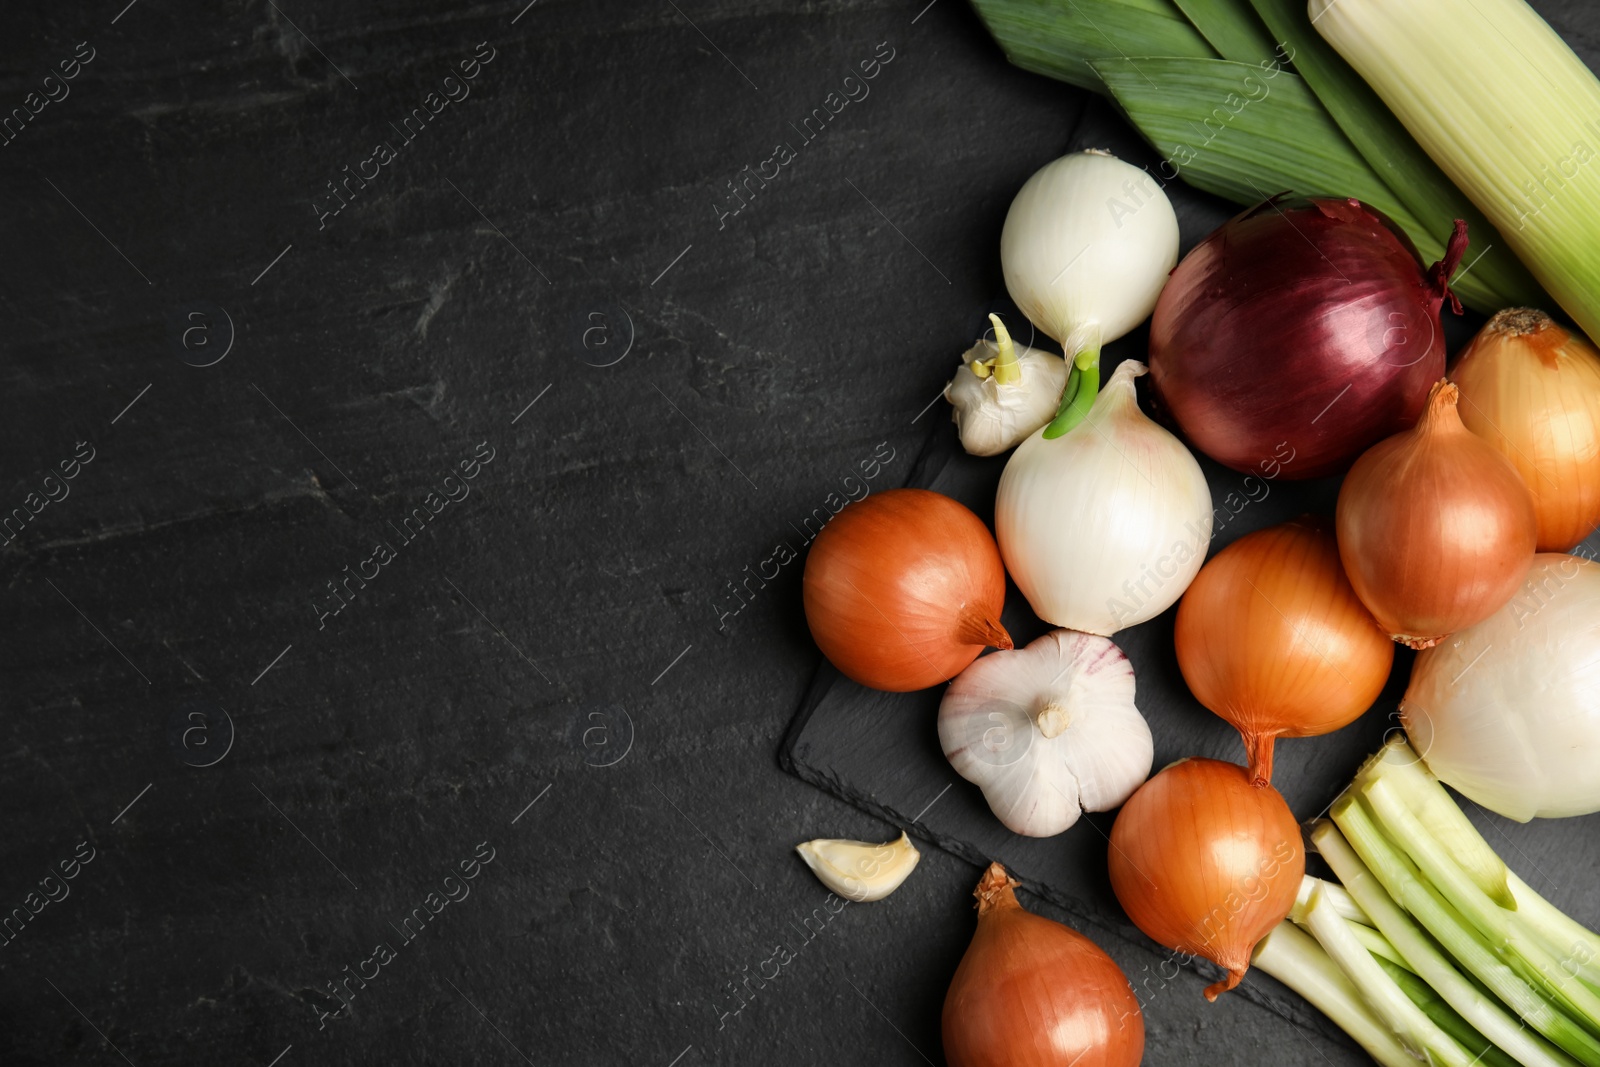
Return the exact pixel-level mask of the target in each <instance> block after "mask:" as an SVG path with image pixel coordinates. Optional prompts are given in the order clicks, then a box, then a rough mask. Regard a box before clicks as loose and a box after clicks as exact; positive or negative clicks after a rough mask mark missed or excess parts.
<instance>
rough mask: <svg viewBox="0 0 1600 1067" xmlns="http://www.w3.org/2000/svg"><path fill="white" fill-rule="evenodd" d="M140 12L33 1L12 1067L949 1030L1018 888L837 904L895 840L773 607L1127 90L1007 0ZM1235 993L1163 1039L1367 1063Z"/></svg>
mask: <svg viewBox="0 0 1600 1067" xmlns="http://www.w3.org/2000/svg"><path fill="white" fill-rule="evenodd" d="M125 2H126V0H109V2H108V3H105V4H93V5H31V6H26V7H24V6H22V5H13V6H12V8H13V9H10V10H8V11H7V12H6V16H5V20H4V22H5V26H6V33H5V45H4V56H5V65H4V69H3V84H0V94H3V95H0V114H5V113H8V112H9V113H11V114H12V116H13V117H12V118H11V119H10V121H9V124H7V125H4V126H3V131H4V132H3V133H0V175H3V178H4V189H5V203H6V210H5V212H4V214H3V216H0V227H3V235H4V247H5V249H6V251H7V253H8V254H7V256H6V258H5V262H4V265H3V267H0V272H3V274H0V277H3V283H0V292H3V294H4V296H3V313H4V329H5V356H6V358H5V360H4V362H3V367H0V375H3V384H4V388H3V390H0V425H3V426H4V438H3V440H4V451H3V459H4V467H3V477H0V491H3V493H4V498H3V499H0V516H3V517H4V518H5V522H6V525H5V527H4V533H3V538H0V539H3V542H4V543H3V547H0V568H3V589H4V600H5V609H4V610H5V613H6V615H5V618H6V622H7V641H6V650H5V653H4V658H3V660H0V662H3V665H4V666H3V670H4V681H5V698H4V700H5V702H4V708H5V715H4V720H3V723H4V735H3V744H0V759H3V763H0V802H3V807H4V811H5V813H6V816H7V822H8V827H9V828H8V830H7V834H6V848H5V862H4V864H3V868H4V878H3V880H0V892H3V894H4V898H3V899H0V915H9V916H10V918H9V919H8V921H7V924H6V925H5V926H4V934H3V936H0V990H3V993H0V1013H3V1017H0V1062H3V1063H5V1064H8V1065H12V1064H16V1065H31V1064H110V1063H119V1062H122V1061H127V1062H129V1063H133V1064H138V1065H139V1067H151V1065H157V1064H220V1063H240V1064H255V1065H257V1067H266V1065H269V1064H279V1065H281V1067H293V1065H299V1064H423V1063H430V1064H432V1063H484V1064H489V1063H505V1064H514V1063H519V1062H527V1063H537V1064H546V1063H564V1064H643V1065H654V1067H668V1065H671V1064H678V1065H680V1067H695V1065H699V1064H706V1063H725V1064H748V1063H752V1062H763V1063H772V1064H791V1063H792V1064H801V1063H807V1064H810V1063H839V1064H862V1063H872V1064H908V1065H909V1064H921V1063H923V1062H924V1061H928V1062H932V1063H938V1062H940V1054H939V1036H938V1018H939V1008H940V1004H941V1001H942V998H943V993H944V988H945V985H946V983H947V981H948V978H949V975H950V973H951V971H952V970H953V968H954V966H955V964H956V961H957V960H958V959H959V957H960V954H961V952H962V950H963V948H964V946H965V944H966V941H967V938H968V936H969V932H970V929H971V922H972V919H971V911H970V908H969V899H968V896H967V894H968V892H969V890H970V887H971V885H972V883H973V882H974V880H975V877H976V874H977V872H976V870H975V869H974V868H973V867H971V866H969V865H967V864H965V863H963V862H960V861H958V860H956V859H954V858H952V857H950V856H947V855H944V854H942V853H939V852H937V851H934V850H931V849H928V850H925V852H924V858H923V861H922V865H921V867H920V868H919V869H918V871H917V872H916V875H915V877H914V878H912V880H911V881H910V882H909V883H907V885H906V886H905V887H904V888H903V889H902V890H901V891H900V892H899V893H898V894H896V895H895V896H894V897H892V898H891V899H890V900H888V901H887V902H885V903H881V904H876V905H861V906H856V905H852V906H849V907H847V908H845V909H843V910H842V911H841V912H839V913H838V914H833V913H832V912H831V911H829V910H828V909H827V908H826V906H825V903H824V902H825V899H826V892H825V890H824V889H823V888H822V887H821V886H820V885H819V883H817V881H816V880H815V879H814V878H813V877H812V876H811V875H810V874H809V873H808V872H807V871H806V870H805V868H804V867H803V866H802V865H801V864H800V862H799V861H798V859H797V858H796V857H795V855H794V853H793V851H792V846H793V845H794V844H795V843H796V842H798V841H800V840H803V839H805V838H808V837H813V836H857V837H866V838H873V837H883V836H886V835H887V834H888V833H889V829H888V827H887V826H886V825H884V824H882V823H879V822H877V821H876V820H874V819H872V818H870V817H868V816H866V815H864V814H861V813H858V812H857V811H855V810H854V809H852V808H849V807H847V806H845V805H843V804H841V803H839V802H837V801H835V800H833V799H831V798H830V797H828V796H826V795H824V794H823V793H821V792H819V791H817V790H815V789H813V788H811V787H810V786H807V785H804V784H802V783H801V782H799V781H797V780H795V779H793V778H790V777H788V776H786V775H785V774H783V773H782V772H781V771H780V770H779V769H778V767H777V765H776V762H775V759H774V754H775V752H776V749H777V746H778V742H779V740H780V738H781V737H782V735H783V732H784V729H785V727H786V725H787V723H788V721H789V717H790V715H791V713H792V712H793V710H794V708H795V705H796V703H797V701H798V700H799V698H800V695H801V693H802V692H803V691H804V688H805V685H806V683H807V680H808V679H809V677H810V675H811V672H812V671H813V669H814V667H815V664H816V652H815V650H814V648H813V646H812V645H811V643H810V640H809V638H808V636H807V633H806V630H805V625H804V620H803V617H802V614H801V611H800V601H799V581H800V565H799V564H798V563H794V564H789V565H786V566H783V567H782V568H781V572H780V574H779V575H778V577H776V578H774V579H772V580H770V581H768V582H767V583H766V584H765V586H764V587H762V588H761V589H760V592H759V595H758V596H756V597H755V598H754V599H753V600H751V601H750V602H749V603H748V604H744V602H743V601H740V600H736V599H734V597H733V594H732V592H731V589H732V586H733V585H735V584H738V583H741V582H742V581H743V580H744V578H745V576H746V574H747V573H748V570H753V569H757V568H762V567H763V565H764V564H765V562H766V561H768V560H770V559H771V558H772V556H773V554H774V548H775V546H776V545H777V544H778V543H779V542H781V541H783V540H784V539H785V538H786V537H789V533H790V524H791V522H795V521H798V520H799V519H800V518H801V517H802V516H804V515H805V514H806V513H808V512H810V511H811V510H812V509H813V508H815V507H817V506H818V505H819V504H821V503H822V502H823V501H824V500H825V499H826V498H827V496H828V494H830V493H832V492H835V491H836V490H838V489H839V488H840V486H841V483H842V480H843V478H844V477H845V476H846V475H847V474H850V473H852V472H853V471H856V470H858V469H860V468H859V465H860V464H861V463H863V462H876V463H877V464H878V465H879V470H878V473H877V476H876V478H877V480H876V481H875V483H874V484H875V485H877V486H880V487H886V486H888V485H891V484H896V483H897V482H898V481H900V480H902V479H903V478H904V477H905V475H906V474H907V473H908V471H909V467H910V463H911V461H912V458H913V456H914V455H915V452H916V450H917V448H918V447H919V446H920V444H921V442H922V440H923V438H924V433H923V430H924V429H925V427H926V426H927V421H926V420H927V419H930V418H941V419H942V418H945V417H946V415H945V412H944V411H943V410H942V409H936V410H935V411H933V412H932V413H930V412H928V410H927V409H928V406H929V404H930V402H931V401H933V400H934V398H935V397H936V396H937V395H938V392H939V389H940V387H941V386H942V384H943V383H944V381H945V380H946V378H947V376H948V374H949V372H950V370H951V368H952V367H953V366H954V364H955V361H956V359H957V357H958V354H959V353H960V351H961V350H962V349H963V348H964V347H965V346H966V345H967V344H968V343H970V340H971V337H972V335H973V331H974V326H975V324H976V323H978V322H981V312H982V311H983V310H985V309H986V308H987V307H988V306H989V304H990V302H991V301H992V300H993V299H995V298H996V297H998V296H1001V295H1003V292H1004V289H1003V285H1002V282H1001V278H1000V272H999V263H998V255H997V252H998V234H999V229H1000V223H1001V220H1002V218H1003V216H1004V213H1005V210H1006V207H1007V204H1008V203H1009V200H1010V197H1011V195H1012V193H1013V192H1014V191H1015V189H1016V188H1017V187H1018V185H1019V184H1020V183H1021V182H1022V180H1023V179H1024V178H1025V177H1026V176H1027V175H1028V174H1029V173H1030V172H1032V171H1033V170H1034V169H1035V168H1036V167H1038V166H1039V165H1041V164H1042V163H1043V162H1045V161H1046V160H1048V159H1049V158H1052V157H1053V156H1054V155H1055V154H1057V153H1058V152H1059V151H1060V150H1061V148H1062V147H1063V146H1064V145H1065V144H1066V142H1067V140H1068V137H1069V134H1070V131H1071V130H1072V128H1073V126H1074V123H1075V121H1076V120H1077V117H1078V115H1079V113H1080V112H1081V111H1082V109H1083V108H1084V106H1085V100H1084V98H1083V97H1082V95H1081V94H1079V93H1076V92H1074V91H1072V90H1069V89H1067V88H1065V87H1063V86H1059V85H1056V84H1054V83H1051V82H1049V81H1046V80H1044V79H1041V78H1038V77H1034V76H1031V75H1028V74H1024V73H1022V72H1020V71H1017V70H1014V69H1012V68H1010V67H1008V66H1007V65H1006V64H1005V63H1004V61H1003V60H1002V58H1001V57H1000V55H999V52H998V50H997V49H996V48H995V47H994V46H993V45H992V44H991V42H990V41H989V40H988V38H987V36H986V35H985V34H984V32H983V30H982V27H981V26H980V25H979V23H978V21H977V20H976V18H975V17H974V15H973V14H972V13H971V11H970V10H969V9H968V8H967V7H966V6H964V5H963V4H962V3H961V2H960V0H936V2H934V3H932V4H928V5H927V6H926V7H923V3H924V2H925V0H915V2H913V3H909V4H905V3H871V2H857V0H845V2H840V3H827V4H806V5H799V6H796V5H786V4H776V3H761V4H756V5H739V4H729V3H720V4H719V3H706V2H704V0H695V2H693V3H690V2H689V0H676V2H674V0H665V2H662V3H660V4H659V5H658V4H654V3H650V4H639V3H635V4H625V3H579V2H577V0H538V2H537V3H533V4H529V5H528V6H527V7H526V8H524V7H522V2H521V0H513V2H510V3H480V4H475V5H453V6H451V5H437V4H424V3H419V2H416V0H402V2H398V3H382V4H380V3H376V2H374V0H357V2H355V3H350V4H338V5H336V4H327V3H322V4H315V3H308V2H305V0H295V2H292V3H291V2H289V0H282V2H268V0H225V2H224V3H221V4H174V3H169V2H165V0H135V2H134V3H132V4H128V5H127V6H126V7H124V6H123V4H124V3H125ZM445 6H450V8H451V9H450V10H444V9H443V8H444V7H445ZM69 7H70V8H71V10H68V8H69ZM863 65H865V66H863ZM866 70H871V71H872V73H873V76H872V78H871V79H870V80H868V81H863V82H861V83H859V84H860V85H862V86H864V87H865V91H861V90H856V91H855V92H854V93H853V96H854V98H853V99H849V100H846V101H845V105H846V106H844V107H843V108H842V109H841V110H839V111H838V113H837V114H833V113H832V112H831V111H830V110H829V109H828V100H829V97H830V94H834V93H842V92H843V91H844V87H845V82H844V79H845V77H846V76H847V75H850V74H852V73H856V72H860V73H865V72H866ZM69 72H70V73H69ZM47 79H48V80H47ZM852 84H858V83H852ZM30 94H33V95H30ZM1095 106H1101V105H1095ZM12 108H21V109H23V110H22V111H21V112H20V117H19V113H16V112H10V109H12ZM818 115H821V116H824V117H826V120H827V121H826V122H823V121H821V120H820V119H819V118H817V117H815V116H818ZM808 120H809V121H808ZM779 146H782V148H780V147H779ZM785 149H786V150H785ZM769 159H771V160H774V165H775V166H776V167H777V170H778V173H777V176H776V177H775V178H772V179H771V180H770V181H762V180H761V179H759V178H752V177H751V175H752V174H754V173H755V172H756V171H757V170H758V169H760V168H761V167H762V164H763V163H764V162H765V161H767V160H769ZM766 173H768V174H771V173H772V166H768V167H767V168H766ZM735 186H737V192H735V191H734V187H735ZM919 420H921V421H919ZM770 566H771V565H770V564H766V567H765V569H768V570H770ZM747 569H748V570H747ZM741 605H743V606H741ZM735 609H738V610H737V611H736V610H735ZM68 871H70V872H71V873H72V876H71V877H70V878H67V877H66V874H67V872H68ZM12 909H16V910H12ZM819 916H820V917H819ZM808 917H811V918H812V921H811V923H810V924H807V923H806V921H805V920H806V919H807V918H808ZM819 928H820V933H818V932H816V931H817V930H818V929H819ZM780 945H781V946H784V947H786V948H788V949H789V950H790V955H791V956H792V959H791V960H790V961H789V962H788V963H787V964H785V965H784V966H782V967H781V968H780V970H779V976H778V977H777V978H775V979H771V980H769V981H767V982H766V983H765V985H764V987H761V988H760V990H759V993H758V994H757V995H756V997H755V999H753V1000H750V1001H749V1002H748V1003H747V1004H745V1005H744V1007H743V1008H742V1010H739V1011H738V1012H737V1013H735V1011H734V1009H735V1008H736V1007H738V1006H739V1004H740V1001H739V1000H737V999H735V998H734V996H733V995H732V992H731V990H732V988H733V986H734V985H735V984H741V986H742V983H743V982H744V979H745V978H746V976H747V975H749V974H753V973H757V972H760V971H762V970H766V971H767V973H768V974H770V973H771V970H770V965H768V966H767V967H764V966H763V965H764V963H765V961H768V960H769V959H771V958H772V957H773V956H774V953H775V952H776V951H777V949H778V947H779V946H780ZM1200 987H1201V981H1200V980H1199V979H1198V978H1197V977H1195V976H1194V975H1192V974H1188V973H1185V974H1183V975H1181V976H1179V978H1177V979H1176V980H1175V981H1174V982H1173V983H1172V984H1171V985H1170V987H1169V988H1167V989H1166V990H1165V991H1164V992H1163V993H1162V995H1160V996H1159V997H1156V998H1155V999H1154V1000H1153V1001H1152V1002H1151V1006H1150V1010H1149V1011H1148V1017H1147V1023H1148V1030H1149V1053H1148V1057H1147V1062H1149V1063H1152V1064H1190V1063H1192V1064H1212V1063H1220V1062H1262V1061H1263V1060H1265V1059H1267V1058H1268V1057H1270V1058H1271V1060H1272V1061H1273V1062H1274V1063H1278V1064H1284V1065H1289V1064H1318V1065H1322V1064H1330V1063H1331V1064H1344V1063H1354V1062H1359V1057H1358V1056H1357V1055H1356V1054H1355V1053H1354V1052H1353V1051H1351V1050H1350V1049H1348V1048H1344V1047H1340V1046H1338V1045H1333V1044H1328V1043H1325V1042H1322V1041H1321V1040H1320V1039H1313V1038H1311V1037H1309V1036H1307V1035H1304V1034H1301V1033H1299V1032H1295V1031H1294V1028H1293V1027H1291V1026H1290V1025H1289V1024H1288V1023H1287V1022H1285V1021H1283V1020H1282V1019H1280V1018H1278V1017H1276V1016H1274V1015H1271V1014H1269V1013H1267V1012H1266V1011H1263V1010H1262V1009H1260V1008H1258V1007H1255V1006H1254V1005H1251V1004H1248V1003H1246V1002H1244V1001H1242V1000H1236V999H1230V998H1224V999H1223V1000H1222V1001H1221V1002H1219V1003H1218V1004H1216V1005H1207V1004H1205V1003H1204V1001H1203V1000H1202V999H1201V997H1200ZM747 988H755V986H754V985H752V986H749V987H747ZM1314 1040H1315V1041H1316V1043H1313V1041H1314Z"/></svg>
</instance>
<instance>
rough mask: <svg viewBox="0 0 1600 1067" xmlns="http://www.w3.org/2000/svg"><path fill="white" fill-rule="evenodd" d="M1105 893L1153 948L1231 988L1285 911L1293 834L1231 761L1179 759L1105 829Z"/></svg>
mask: <svg viewBox="0 0 1600 1067" xmlns="http://www.w3.org/2000/svg"><path fill="white" fill-rule="evenodd" d="M1110 868H1111V888H1112V890H1113V891H1114V892H1115V893H1116V895H1117V901H1118V902H1119V903H1121V905H1122V909H1123V910H1124V911H1126V912H1127V913H1128V918H1130V919H1132V920H1133V924H1134V925H1135V926H1137V927H1138V928H1139V929H1140V930H1143V931H1144V932H1145V934H1147V935H1148V936H1149V937H1150V938H1152V939H1153V940H1155V941H1157V942H1159V943H1160V944H1162V945H1164V946H1166V947H1167V948H1170V949H1174V950H1176V951H1178V952H1185V953H1188V954H1189V955H1192V956H1204V957H1205V958H1206V959H1208V960H1211V961H1212V962H1213V963H1216V964H1218V965H1219V966H1221V967H1223V968H1224V969H1225V970H1227V972H1228V975H1227V977H1226V978H1224V979H1223V980H1222V981H1220V982H1217V983H1215V984H1214V985H1211V986H1209V987H1207V989H1206V991H1205V995H1206V999H1207V1000H1216V999H1217V996H1218V994H1220V993H1223V992H1226V991H1227V990H1229V989H1232V988H1233V987H1234V986H1236V985H1238V984H1239V980H1240V979H1241V978H1243V977H1244V974H1245V972H1246V971H1247V970H1249V968H1250V953H1251V952H1252V951H1253V950H1254V949H1255V945H1256V942H1257V941H1260V940H1261V939H1262V938H1263V937H1266V936H1267V934H1268V933H1270V932H1271V931H1272V928H1273V927H1274V926H1276V925H1278V923H1280V922H1282V921H1283V919H1284V918H1285V917H1286V916H1287V915H1288V914H1289V910H1290V909H1291V908H1292V907H1294V901H1295V894H1296V893H1297V892H1298V891H1299V889H1300V879H1301V878H1302V877H1303V876H1304V875H1305V870H1306V857H1305V849H1304V847H1303V846H1302V845H1301V843H1300V827H1299V825H1298V824H1297V823H1296V822H1295V819H1294V815H1293V814H1291V813H1290V811H1289V805H1288V804H1286V803H1284V799H1283V797H1282V796H1280V795H1279V794H1278V791H1277V790H1276V789H1274V788H1272V786H1270V785H1264V786H1258V785H1254V784H1252V782H1251V778H1250V775H1249V773H1248V772H1247V771H1246V770H1245V769H1244V768H1243V767H1240V766H1238V765H1236V764H1233V763H1223V762H1221V761H1219V760H1212V759H1186V760H1180V761H1178V762H1177V763H1174V764H1172V765H1171V766H1170V767H1167V768H1166V769H1165V770H1163V771H1161V772H1160V773H1159V774H1157V775H1156V776H1155V777H1154V778H1151V779H1150V780H1149V781H1148V782H1146V783H1145V784H1144V785H1143V786H1141V787H1140V789H1139V791H1138V792H1137V793H1135V794H1133V796H1132V798H1130V799H1129V801H1128V802H1127V803H1126V804H1124V805H1123V806H1122V810H1121V811H1120V812H1118V813H1117V821H1116V823H1115V824H1114V825H1113V826H1112V827H1111V850H1110Z"/></svg>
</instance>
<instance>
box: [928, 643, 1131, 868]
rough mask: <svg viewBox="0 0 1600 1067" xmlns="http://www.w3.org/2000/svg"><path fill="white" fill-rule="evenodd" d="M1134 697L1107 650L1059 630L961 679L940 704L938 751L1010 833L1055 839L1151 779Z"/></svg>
mask: <svg viewBox="0 0 1600 1067" xmlns="http://www.w3.org/2000/svg"><path fill="white" fill-rule="evenodd" d="M1133 693H1134V682H1133V665H1132V664H1130V663H1129V662H1128V657H1127V656H1125V655H1123V654H1122V650H1121V649H1119V648H1118V647H1117V646H1116V645H1114V644H1112V643H1111V641H1110V640H1108V639H1107V638H1104V637H1096V636H1094V635H1092V634H1085V633H1078V632H1076V631H1073V630H1055V631H1052V632H1051V633H1048V634H1045V635H1044V636H1043V637H1041V638H1039V639H1038V640H1037V641H1034V642H1033V643H1031V644H1029V645H1028V646H1027V647H1026V648H1020V649H1017V650H1015V651H1011V652H995V653H991V654H990V655H987V656H984V657H982V658H981V659H978V660H976V661H974V663H973V664H972V666H970V667H968V668H967V669H966V670H964V671H962V672H961V674H960V675H958V676H957V677H956V679H955V681H953V682H951V683H950V688H948V689H947V690H945V695H944V699H943V700H942V701H941V702H940V704H939V742H940V744H941V746H942V747H943V748H944V754H945V758H946V759H948V760H949V761H950V765H951V766H952V767H954V768H955V771H956V773H957V774H959V775H961V777H963V778H965V779H966V780H967V781H969V782H972V783H973V784H975V785H977V786H978V787H979V788H980V789H982V790H983V798H984V799H985V800H986V801H988V802H989V809H990V810H991V811H993V812H994V814H995V816H996V817H997V818H999V820H1000V821H1001V822H1002V823H1004V824H1005V825H1006V827H1007V828H1008V829H1010V830H1011V831H1012V832H1013V833H1018V834H1023V835H1025V836H1027V837H1050V836H1052V835H1054V834H1059V833H1061V832H1062V831H1063V830H1065V829H1067V828H1068V827H1070V826H1072V824H1073V823H1075V822H1077V821H1078V816H1079V815H1081V814H1082V813H1083V812H1085V811H1110V810H1111V809H1112V808H1115V807H1117V806H1118V805H1120V804H1121V803H1122V802H1123V801H1125V800H1127V799H1128V797H1129V796H1131V795H1132V794H1133V792H1134V790H1136V789H1138V788H1139V786H1140V784H1141V783H1143V782H1144V780H1145V778H1146V777H1148V776H1149V774H1150V764H1151V762H1152V760H1153V759H1154V757H1155V746H1154V743H1153V741H1152V739H1151V736H1150V727H1149V726H1148V725H1147V724H1146V723H1145V721H1144V716H1143V715H1141V714H1139V709H1138V708H1137V707H1135V706H1134V703H1133Z"/></svg>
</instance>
